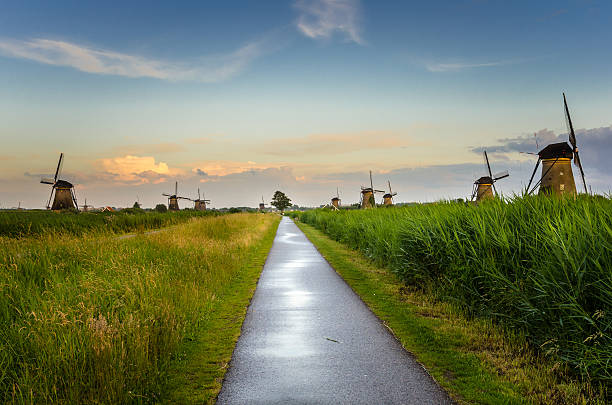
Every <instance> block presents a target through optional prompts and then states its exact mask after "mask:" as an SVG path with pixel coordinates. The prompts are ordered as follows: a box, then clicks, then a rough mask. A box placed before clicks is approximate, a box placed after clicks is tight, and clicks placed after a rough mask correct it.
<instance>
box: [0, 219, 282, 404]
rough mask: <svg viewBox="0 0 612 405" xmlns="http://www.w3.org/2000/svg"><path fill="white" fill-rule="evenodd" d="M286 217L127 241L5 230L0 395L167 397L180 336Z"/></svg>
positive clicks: (195, 226)
mask: <svg viewBox="0 0 612 405" xmlns="http://www.w3.org/2000/svg"><path fill="white" fill-rule="evenodd" d="M277 222H278V219H277V217H276V216H271V215H258V214H235V215H225V216H218V217H208V218H197V219H192V220H191V221H189V222H187V223H185V224H181V225H178V226H176V227H174V228H171V229H169V230H165V231H163V232H159V233H156V234H151V235H141V236H138V237H135V238H131V239H125V240H119V239H117V238H116V237H115V236H114V235H113V234H108V235H104V234H100V233H97V234H92V233H88V234H85V235H83V236H74V235H68V234H63V235H57V234H54V235H39V236H36V237H29V238H21V239H16V238H8V237H0V402H1V403H6V402H18V403H48V402H61V403H126V402H139V403H140V402H153V401H156V400H158V399H159V398H160V395H161V394H162V391H161V390H162V388H163V386H164V381H165V380H166V379H167V376H166V373H167V371H168V369H169V368H168V366H169V364H170V363H171V362H172V361H173V356H175V355H177V354H178V353H179V352H178V351H177V350H178V348H179V346H180V345H181V344H182V342H184V341H186V340H189V339H190V336H193V335H194V334H195V333H196V331H197V333H202V331H201V330H199V329H198V326H199V325H200V323H201V322H204V321H205V320H206V319H207V318H208V317H210V316H211V311H213V310H214V308H215V302H216V301H217V300H219V299H223V296H222V291H225V290H226V289H227V286H228V285H230V283H231V282H232V280H233V279H234V278H235V277H239V275H238V272H240V271H241V269H242V268H243V267H244V264H245V262H246V261H248V260H249V257H250V254H251V252H253V251H254V249H256V248H257V246H258V244H259V243H260V242H261V241H262V239H263V238H264V236H265V235H267V234H268V233H269V232H270V230H271V228H272V227H273V226H274V225H275V224H276V223H277Z"/></svg>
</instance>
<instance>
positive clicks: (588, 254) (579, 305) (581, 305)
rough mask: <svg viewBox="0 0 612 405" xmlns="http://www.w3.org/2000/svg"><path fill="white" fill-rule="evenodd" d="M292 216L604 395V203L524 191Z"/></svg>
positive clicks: (608, 329) (611, 248)
mask: <svg viewBox="0 0 612 405" xmlns="http://www.w3.org/2000/svg"><path fill="white" fill-rule="evenodd" d="M292 215H293V216H297V217H298V218H299V220H300V221H302V222H304V223H307V224H310V225H312V226H314V227H316V228H318V229H319V230H321V231H323V232H324V233H325V234H327V235H328V236H330V237H331V238H332V239H335V240H337V241H339V242H341V243H342V244H344V245H346V246H348V247H350V248H352V249H356V250H359V251H361V252H362V253H363V254H364V255H365V256H367V257H368V258H370V259H372V260H373V261H374V262H375V263H376V264H378V265H382V266H385V267H386V268H389V269H391V270H392V271H393V272H394V273H396V274H397V275H398V277H399V278H400V280H402V281H403V282H404V283H405V284H406V285H408V286H410V287H411V288H417V289H420V290H423V291H427V292H429V293H431V294H433V295H434V296H435V297H437V298H438V299H440V300H442V301H445V302H449V303H452V304H454V305H457V306H458V307H460V308H461V309H462V310H463V311H464V312H465V313H466V314H467V315H468V316H470V317H482V318H485V319H492V320H494V321H495V322H496V323H497V324H499V325H503V327H505V328H507V329H508V330H512V332H513V333H520V334H521V336H524V338H526V339H527V341H528V342H529V343H530V344H531V345H532V347H534V348H536V349H537V350H538V351H539V352H540V353H541V354H543V355H545V356H547V357H548V358H550V359H553V360H554V361H556V362H558V364H559V365H561V366H565V367H567V368H569V369H570V370H571V372H572V373H574V375H578V376H580V377H581V378H582V379H583V380H585V381H589V382H590V383H592V384H594V386H596V387H600V389H603V390H605V391H608V387H609V386H610V383H611V382H612V368H611V367H610V362H611V361H612V201H611V200H610V199H608V198H590V197H582V198H578V199H575V200H574V199H557V198H546V197H538V196H532V197H517V198H514V199H512V200H507V201H502V200H495V201H492V202H488V203H486V204H482V205H480V206H473V205H466V204H462V203H454V202H440V203H436V204H426V205H425V204H424V205H417V206H410V207H392V208H377V209H371V210H358V211H357V210H354V211H348V210H346V211H345V210H340V211H330V210H327V209H318V210H313V211H307V212H303V213H295V214H292ZM596 389H597V388H596ZM604 395H605V394H604Z"/></svg>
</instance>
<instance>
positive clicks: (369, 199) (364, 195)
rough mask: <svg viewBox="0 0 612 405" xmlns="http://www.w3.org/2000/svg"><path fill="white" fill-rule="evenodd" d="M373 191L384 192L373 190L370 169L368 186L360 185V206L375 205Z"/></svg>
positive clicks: (368, 206) (370, 206)
mask: <svg viewBox="0 0 612 405" xmlns="http://www.w3.org/2000/svg"><path fill="white" fill-rule="evenodd" d="M374 193H384V191H383V190H374V185H373V183H372V171H371V170H370V187H363V186H361V208H372V207H376V200H375V199H374Z"/></svg>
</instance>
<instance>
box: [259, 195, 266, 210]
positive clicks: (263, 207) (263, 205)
mask: <svg viewBox="0 0 612 405" xmlns="http://www.w3.org/2000/svg"><path fill="white" fill-rule="evenodd" d="M265 209H266V203H264V198H263V195H262V196H261V202H260V203H259V211H263V210H265Z"/></svg>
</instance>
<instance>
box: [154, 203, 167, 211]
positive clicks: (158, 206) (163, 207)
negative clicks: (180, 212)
mask: <svg viewBox="0 0 612 405" xmlns="http://www.w3.org/2000/svg"><path fill="white" fill-rule="evenodd" d="M155 211H157V212H166V211H168V208H167V207H166V206H165V205H164V204H157V205H156V206H155Z"/></svg>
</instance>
